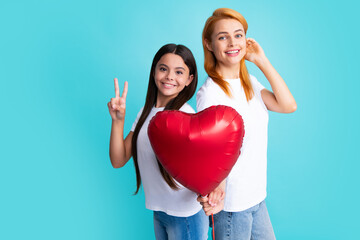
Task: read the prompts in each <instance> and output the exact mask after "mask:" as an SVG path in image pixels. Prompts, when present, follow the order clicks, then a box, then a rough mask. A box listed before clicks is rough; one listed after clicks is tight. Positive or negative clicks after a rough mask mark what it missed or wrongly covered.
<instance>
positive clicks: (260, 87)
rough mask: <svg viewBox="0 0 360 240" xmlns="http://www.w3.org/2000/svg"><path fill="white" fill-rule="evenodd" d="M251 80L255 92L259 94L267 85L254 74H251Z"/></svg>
mask: <svg viewBox="0 0 360 240" xmlns="http://www.w3.org/2000/svg"><path fill="white" fill-rule="evenodd" d="M250 81H251V85H252V87H253V89H254V92H255V94H257V95H259V94H260V92H261V90H263V89H264V88H265V87H264V86H263V85H262V84H261V83H260V82H259V81H258V80H257V79H256V77H254V76H253V75H250Z"/></svg>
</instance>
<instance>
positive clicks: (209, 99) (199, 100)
mask: <svg viewBox="0 0 360 240" xmlns="http://www.w3.org/2000/svg"><path fill="white" fill-rule="evenodd" d="M213 105H218V103H217V102H216V101H215V96H213V95H212V94H211V92H210V89H207V88H206V87H205V85H204V86H203V87H201V88H200V90H199V91H198V92H197V94H196V110H197V112H200V111H202V110H204V109H205V108H208V107H211V106H213Z"/></svg>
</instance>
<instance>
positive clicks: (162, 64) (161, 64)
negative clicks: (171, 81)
mask: <svg viewBox="0 0 360 240" xmlns="http://www.w3.org/2000/svg"><path fill="white" fill-rule="evenodd" d="M159 66H164V67H167V68H169V66H168V65H166V64H164V63H160V64H159ZM175 69H182V70H184V71H185V68H183V67H176V68H175Z"/></svg>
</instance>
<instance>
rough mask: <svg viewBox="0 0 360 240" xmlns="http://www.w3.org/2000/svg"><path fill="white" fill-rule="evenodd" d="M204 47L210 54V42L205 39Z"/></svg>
mask: <svg viewBox="0 0 360 240" xmlns="http://www.w3.org/2000/svg"><path fill="white" fill-rule="evenodd" d="M205 46H206V48H207V50H209V51H210V52H212V51H213V50H212V47H211V42H210V41H209V40H207V39H205Z"/></svg>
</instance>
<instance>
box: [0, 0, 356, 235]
mask: <svg viewBox="0 0 360 240" xmlns="http://www.w3.org/2000/svg"><path fill="white" fill-rule="evenodd" d="M219 7H229V8H233V9H235V10H238V11H239V12H241V13H242V14H243V15H244V16H245V18H246V19H247V21H248V24H249V30H248V34H247V36H248V37H252V38H255V39H256V40H257V41H258V42H259V43H260V44H261V46H262V47H263V48H264V50H265V53H266V54H267V56H268V58H269V59H270V61H271V62H272V64H273V65H274V66H275V68H276V69H277V70H278V72H279V73H280V74H281V75H282V76H283V78H284V79H285V81H286V83H287V84H288V86H289V88H290V90H291V91H292V93H293V95H294V97H295V99H296V100H297V104H298V109H297V111H296V112H295V113H293V114H289V115H285V114H277V113H270V123H269V148H268V197H267V204H268V209H269V212H270V216H271V219H272V223H273V226H274V229H275V233H276V236H277V238H278V239H280V240H282V239H291V240H297V239H299V240H300V239H301V240H303V239H316V240H320V239H360V237H359V235H360V234H359V233H358V230H357V227H358V225H359V220H358V217H359V214H360V207H359V206H360V205H359V204H358V203H357V201H358V200H359V197H360V193H359V186H358V185H359V182H360V181H359V180H360V179H359V173H358V172H359V169H360V161H359V160H360V158H359V153H358V152H357V150H358V149H359V142H360V141H359V135H360V128H359V113H358V112H359V103H360V102H359V93H358V91H359V87H360V79H359V76H358V71H359V66H358V65H359V53H360V51H359V42H360V39H359V33H358V30H356V29H359V17H358V15H359V13H358V10H359V9H360V8H359V4H358V3H357V2H356V1H349V0H343V1H322V0H320V1H310V0H305V1H278V0H276V1H265V0H256V1H239V0H223V1H210V0H206V1H205V0H203V1H194V0H191V1H189V0H183V1H165V0H163V1H162V0H153V1H120V0H119V1H115V0H102V1H95V0H87V1H85V0H78V1H76V0H72V1H70V0H62V1H53V0H47V1H45V0H33V1H24V0H23V1H21V0H18V1H17V0H14V1H1V4H0V32H1V37H0V104H1V118H0V121H1V124H0V148H1V150H0V163H1V165H0V190H1V195H0V239H37V240H39V239H87V240H90V239H154V237H153V235H154V233H153V225H152V212H151V211H149V210H146V209H145V205H144V194H143V192H141V193H140V194H139V195H136V196H132V193H133V191H134V190H135V176H134V168H133V164H132V163H131V162H129V163H128V164H127V165H126V166H125V167H124V168H122V169H113V168H112V166H111V164H110V160H109V157H108V145H109V134H110V126H111V118H110V116H109V114H108V110H107V106H106V103H107V102H108V101H109V99H110V98H111V97H113V96H114V85H113V78H114V77H118V78H119V80H120V86H121V87H122V86H123V82H124V81H125V80H127V81H129V93H128V99H127V118H126V124H125V129H126V132H128V131H129V130H130V127H131V125H132V122H133V121H134V119H135V116H136V114H137V112H138V110H139V109H140V108H141V107H142V105H143V104H144V99H145V93H146V88H147V82H148V75H149V70H150V65H151V61H152V58H153V56H154V54H155V53H156V51H157V50H158V49H159V48H160V47H161V46H162V45H164V44H166V43H170V42H173V43H181V44H184V45H186V46H188V47H189V48H190V49H191V50H192V51H193V53H194V55H195V57H196V59H197V63H198V67H199V87H200V85H201V84H202V83H203V82H204V80H205V78H206V74H205V71H204V70H203V50H202V45H201V32H202V28H203V26H204V23H205V21H206V19H207V18H208V17H209V16H210V15H211V14H212V12H213V11H214V10H215V9H216V8H219ZM248 68H249V70H250V72H251V73H252V74H253V75H255V76H256V77H257V78H258V80H259V81H260V82H261V83H263V84H264V85H265V86H266V87H268V88H269V87H270V86H269V84H268V83H267V81H266V79H265V78H264V76H263V75H262V73H261V72H260V71H259V70H258V69H256V68H255V67H254V65H252V64H251V63H249V64H248ZM190 104H191V105H192V106H193V107H195V98H193V99H192V100H191V101H190Z"/></svg>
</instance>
